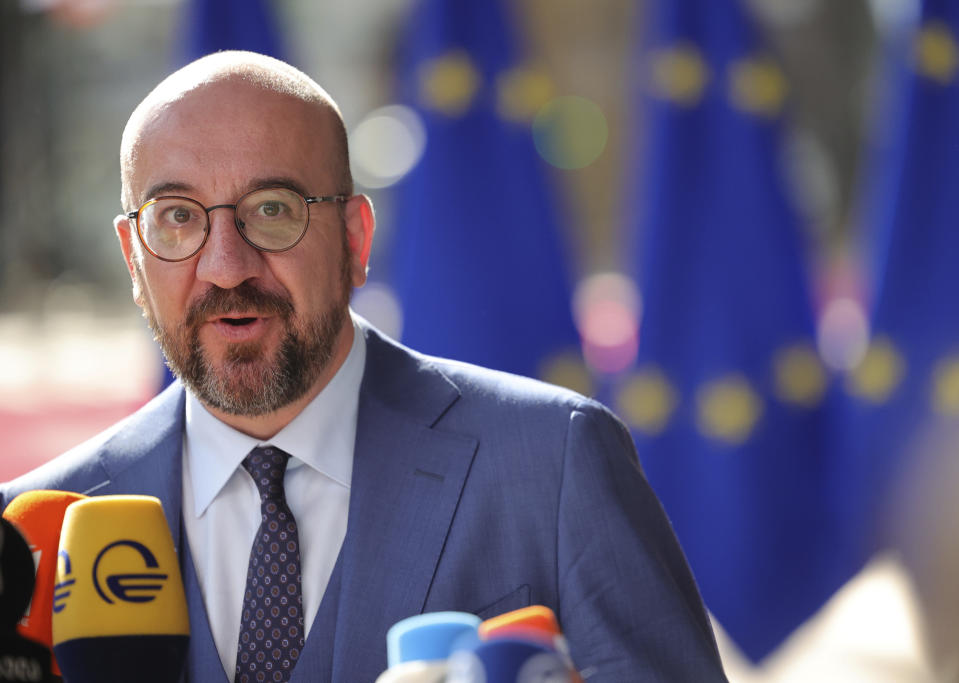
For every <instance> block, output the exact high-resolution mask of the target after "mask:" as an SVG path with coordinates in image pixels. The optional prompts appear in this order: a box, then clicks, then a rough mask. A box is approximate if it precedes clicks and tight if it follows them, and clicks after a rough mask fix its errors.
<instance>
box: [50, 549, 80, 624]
mask: <svg viewBox="0 0 959 683" xmlns="http://www.w3.org/2000/svg"><path fill="white" fill-rule="evenodd" d="M57 562H59V563H60V566H61V567H62V569H63V571H62V576H63V581H58V582H57V583H55V584H54V585H53V611H54V612H58V613H59V612H62V611H63V608H64V607H66V606H67V598H69V597H70V586H72V585H73V584H75V583H76V582H77V580H76V579H75V578H73V568H72V567H71V566H70V553H68V552H67V551H66V550H61V551H60V552H59V553H57Z"/></svg>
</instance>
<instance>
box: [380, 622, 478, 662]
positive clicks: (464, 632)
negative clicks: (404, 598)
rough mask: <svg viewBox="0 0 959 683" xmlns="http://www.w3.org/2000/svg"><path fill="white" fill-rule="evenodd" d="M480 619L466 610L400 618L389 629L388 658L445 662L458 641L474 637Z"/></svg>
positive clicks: (406, 660)
mask: <svg viewBox="0 0 959 683" xmlns="http://www.w3.org/2000/svg"><path fill="white" fill-rule="evenodd" d="M479 625H480V618H479V617H478V616H476V615H474V614H468V613H466V612H428V613H426V614H417V615H415V616H412V617H407V618H406V619H403V620H402V621H398V622H396V623H395V624H393V625H392V626H391V627H390V630H389V631H387V632H386V659H387V664H388V665H389V666H391V667H393V666H396V665H397V664H403V663H404V662H415V661H422V662H436V661H444V660H446V658H447V657H449V656H450V652H452V651H453V648H454V645H456V644H457V641H459V642H463V640H464V639H472V640H475V637H476V629H477V627H478V626H479Z"/></svg>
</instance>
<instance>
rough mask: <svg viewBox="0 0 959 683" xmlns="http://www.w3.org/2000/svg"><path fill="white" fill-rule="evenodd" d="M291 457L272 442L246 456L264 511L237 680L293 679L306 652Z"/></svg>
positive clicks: (247, 596) (243, 622)
mask: <svg viewBox="0 0 959 683" xmlns="http://www.w3.org/2000/svg"><path fill="white" fill-rule="evenodd" d="M289 460H290V455H289V454H288V453H284V452H283V451H281V450H280V449H278V448H272V447H268V448H254V449H253V450H252V451H250V454H249V455H248V456H247V457H246V459H244V460H243V467H244V468H245V469H246V471H247V472H249V473H250V476H251V477H253V481H254V482H256V488H257V490H258V491H259V492H260V513H261V515H262V516H261V521H260V528H259V529H257V532H256V538H255V539H254V540H253V548H252V549H251V551H250V566H249V569H248V570H247V574H246V593H245V594H244V596H243V616H242V619H241V623H240V642H239V645H238V647H237V654H236V676H235V677H234V679H233V680H234V682H235V683H254V682H259V681H273V682H275V683H283V682H284V681H288V680H289V679H290V675H291V674H292V671H293V667H294V665H295V664H296V660H297V658H298V657H299V656H300V652H302V651H303V599H302V596H301V594H300V544H299V539H298V538H297V533H296V520H294V519H293V513H292V512H290V508H289V507H288V506H287V504H286V494H285V493H284V490H283V476H284V475H285V474H286V465H287V463H288V462H289Z"/></svg>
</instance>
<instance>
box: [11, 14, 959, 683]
mask: <svg viewBox="0 0 959 683" xmlns="http://www.w3.org/2000/svg"><path fill="white" fill-rule="evenodd" d="M957 30H959V8H956V7H954V6H953V3H949V2H948V1H947V0H926V1H925V2H922V1H921V0H844V1H843V2H828V1H827V0H748V1H745V0H743V1H738V0H645V1H644V2H637V1H635V0H590V2H583V1H582V0H353V1H352V2H350V3H349V4H348V5H347V3H313V2H308V1H307V0H274V1H273V2H268V1H267V0H261V1H260V2H254V1H253V0H242V1H240V0H236V1H234V2H229V1H228V0H219V1H217V0H0V433H2V434H3V436H4V438H5V441H6V444H7V448H6V453H7V455H6V457H5V458H3V460H2V462H0V477H2V478H3V479H7V478H10V477H13V476H16V475H18V474H20V473H22V472H24V471H26V470H28V469H31V468H32V467H35V466H36V465H38V464H39V463H41V462H43V461H45V460H47V459H49V458H51V457H53V456H55V455H57V454H58V453H60V452H62V451H63V450H65V449H67V448H69V447H70V446H72V445H75V444H76V443H78V442H80V441H82V440H83V439H85V438H87V437H89V436H92V435H93V434H95V433H96V432H98V431H100V430H101V429H103V428H105V427H107V426H108V425H110V424H112V423H113V422H114V421H116V420H117V419H119V418H121V417H123V416H124V415H126V414H128V413H129V412H131V411H132V410H134V409H135V408H137V407H138V406H140V405H142V403H144V402H145V401H147V400H149V398H150V397H151V396H152V395H154V394H155V393H156V391H157V390H158V389H159V388H160V387H161V386H162V384H163V382H164V381H165V378H164V368H163V365H162V361H161V358H160V356H159V352H158V350H157V349H156V348H155V345H154V344H153V342H152V340H151V339H150V336H149V334H148V332H147V330H146V327H145V325H144V324H143V322H142V320H141V318H140V316H139V311H138V309H136V307H135V306H134V305H133V302H132V299H131V296H130V286H129V278H128V275H127V273H126V270H125V268H124V266H123V262H122V259H121V258H120V254H119V250H118V249H117V246H116V238H115V235H114V233H113V229H112V225H111V221H112V219H113V217H114V216H115V215H116V214H117V213H119V212H120V211H121V208H122V207H121V206H120V203H119V202H120V198H119V195H120V187H119V164H118V148H119V139H120V133H121V131H122V128H123V125H124V124H125V122H126V118H127V116H128V115H129V113H130V112H131V111H132V109H133V107H134V106H135V105H136V104H137V103H138V102H139V101H140V100H141V99H142V98H143V97H144V96H145V95H146V93H147V92H149V90H150V89H151V88H152V87H153V86H154V85H155V84H156V83H157V82H158V81H159V80H160V79H162V78H163V77H164V76H165V75H166V74H168V73H169V72H170V71H171V70H172V69H174V68H176V67H177V66H180V65H182V64H184V63H186V62H187V61H189V60H190V59H192V58H195V57H197V56H200V55H202V54H205V53H207V52H210V51H214V50H216V49H223V48H244V49H253V50H256V51H260V52H266V53H269V54H273V55H276V56H279V57H281V58H284V59H286V60H288V61H290V62H291V63H293V64H294V65H296V66H298V67H300V68H301V69H303V70H304V71H306V72H307V73H309V74H310V75H311V76H313V77H314V78H315V79H316V80H317V81H318V82H319V83H321V84H322V85H323V86H324V87H325V88H326V89H327V90H328V91H329V92H330V94H331V95H332V96H333V98H334V99H335V100H336V101H337V102H338V103H339V105H340V107H341V109H342V112H343V115H344V118H345V121H346V124H347V128H348V130H349V133H350V146H351V155H352V166H353V173H354V176H355V178H356V181H357V189H358V191H362V192H366V193H367V194H369V195H370V196H371V197H372V198H373V201H374V204H375V206H376V207H377V222H378V225H377V235H376V240H375V243H374V253H373V257H372V266H371V271H370V283H369V284H368V285H367V286H366V287H365V288H363V290H360V291H359V292H357V293H356V295H355V297H354V307H355V308H356V310H358V311H359V312H360V313H361V314H362V315H364V316H366V317H367V318H369V319H370V320H372V321H373V322H374V323H376V324H377V325H379V326H380V327H382V328H383V329H385V330H386V331H388V332H389V333H391V334H393V335H394V336H396V337H397V338H400V339H402V340H403V341H404V342H406V343H408V344H410V345H411V346H413V347H414V348H417V349H419V350H422V351H426V352H430V353H436V354H440V355H445V356H451V357H455V358H460V359H463V360H467V361H471V362H477V363H480V364H483V365H489V366H492V367H497V368H501V369H504V370H508V371H512V372H518V373H521V374H526V375H530V376H534V377H540V378H543V379H547V380H548V381H552V382H556V383H559V384H563V385H566V386H570V387H572V388H574V389H576V390H578V391H581V392H583V393H585V394H587V395H590V396H594V397H596V398H598V399H599V400H601V401H603V402H604V403H606V404H608V405H610V406H611V407H612V408H613V409H614V410H615V411H616V412H617V413H618V414H619V415H620V416H621V417H622V418H623V419H624V421H625V422H626V423H627V425H628V426H629V427H630V429H631V431H632V432H633V435H634V438H635V440H636V443H637V447H638V450H639V453H640V458H641V461H642V464H643V467H644V469H645V470H646V472H647V475H648V476H649V478H650V481H651V482H652V484H653V486H654V488H655V489H656V490H657V493H658V494H659V495H660V497H661V499H662V500H663V503H664V506H665V508H666V511H667V513H668V514H669V516H670V518H671V519H672V521H673V523H674V525H675V527H676V531H677V534H678V535H679V537H680V540H681V541H682V543H683V546H684V548H685V549H686V552H687V554H688V556H689V559H690V563H691V565H692V567H693V570H694V572H695V574H696V576H697V580H698V581H699V583H700V586H701V589H702V592H703V595H704V599H705V601H706V603H707V607H709V609H710V611H711V613H712V614H713V616H714V618H715V620H716V624H717V630H718V632H719V637H720V640H721V645H722V648H723V652H724V658H725V661H726V663H727V667H728V671H729V676H730V679H731V680H733V681H799V680H804V681H805V680H820V681H831V680H837V681H838V680H843V681H940V680H943V681H945V680H959V638H957V635H959V629H957V625H956V621H957V618H956V616H955V615H956V614H957V613H959V610H957V607H959V604H957V602H959V592H957V590H956V588H955V586H954V583H955V582H954V581H953V580H952V577H953V576H954V573H953V572H952V570H953V569H954V568H957V567H959V552H957V547H959V544H957V542H956V540H955V539H956V538H957V536H956V533H955V531H956V530H957V527H959V508H957V507H956V505H955V504H954V503H953V498H954V496H952V495H951V492H952V491H953V490H954V489H955V485H956V484H957V483H959V466H957V464H956V458H955V457H954V451H955V446H954V445H953V444H954V443H955V440H954V439H953V436H952V432H953V430H955V429H956V423H955V421H956V417H957V416H959V315H957V311H956V308H955V306H954V305H953V291H954V290H955V287H956V285H959V275H956V273H957V272H959V271H957V268H956V264H957V263H959V237H956V236H955V230H954V229H953V223H954V220H955V216H957V215H959V213H957V210H959V193H957V192H955V191H954V190H953V188H952V184H953V183H955V182H956V181H957V180H959V155H957V154H956V153H955V152H957V151H959V150H957V149H956V148H957V146H959V145H957V144H956V142H955V140H956V136H955V135H954V134H953V131H952V127H953V126H954V125H955V124H954V122H956V121H959V86H957V83H956V77H957V71H959V47H957V42H956V40H957V38H956V31H957ZM127 208H128V209H129V208H135V207H127Z"/></svg>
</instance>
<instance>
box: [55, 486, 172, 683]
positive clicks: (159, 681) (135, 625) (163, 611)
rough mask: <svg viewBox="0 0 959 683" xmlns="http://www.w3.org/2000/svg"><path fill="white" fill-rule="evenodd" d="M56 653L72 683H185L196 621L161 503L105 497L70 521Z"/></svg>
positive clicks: (63, 549) (65, 531)
mask: <svg viewBox="0 0 959 683" xmlns="http://www.w3.org/2000/svg"><path fill="white" fill-rule="evenodd" d="M56 584H57V591H58V593H57V595H58V598H57V600H56V601H55V602H54V606H53V650H54V653H55V654H56V658H57V662H58V663H59V665H60V670H61V671H62V672H63V677H64V679H65V680H66V681H67V683H87V682H91V683H92V682H93V681H96V682H97V683H113V682H116V683H119V682H120V681H125V682H128V681H138V682H140V683H172V682H175V681H178V680H179V679H180V674H181V671H182V669H183V664H184V662H185V661H186V652H187V645H188V643H189V638H190V620H189V617H188V614H187V607H186V596H185V595H184V591H183V581H182V579H181V577H180V565H179V562H178V561H177V556H176V551H175V550H174V547H173V538H172V537H171V535H170V530H169V528H168V527H167V522H166V518H165V517H164V515H163V507H162V505H161V504H160V500H159V499H158V498H154V497H152V496H99V497H94V498H88V499H86V500H80V501H77V502H75V503H73V504H72V505H70V506H69V507H68V508H67V510H66V514H65V515H64V518H63V528H62V531H61V533H60V549H59V553H58V562H57V578H56Z"/></svg>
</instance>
